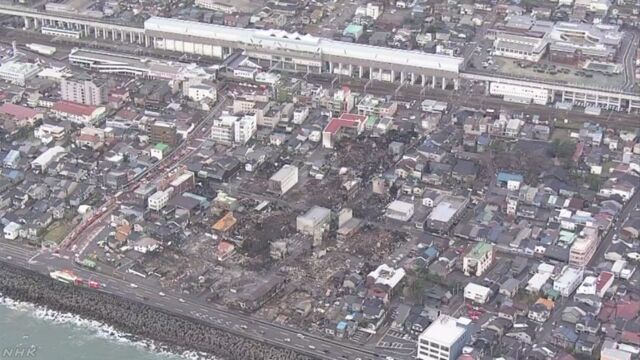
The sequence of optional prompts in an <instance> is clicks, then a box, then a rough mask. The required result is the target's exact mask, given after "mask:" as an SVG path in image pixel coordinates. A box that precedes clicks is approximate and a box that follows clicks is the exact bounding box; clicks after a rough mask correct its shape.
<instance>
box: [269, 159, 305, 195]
mask: <svg viewBox="0 0 640 360" xmlns="http://www.w3.org/2000/svg"><path fill="white" fill-rule="evenodd" d="M297 183H298V167H297V166H294V165H284V166H282V168H280V170H278V171H277V172H276V173H275V174H273V176H271V178H270V179H269V187H270V188H271V190H273V191H277V192H278V194H280V195H284V194H285V193H286V192H287V191H289V189H291V188H292V187H293V186H294V185H295V184H297Z"/></svg>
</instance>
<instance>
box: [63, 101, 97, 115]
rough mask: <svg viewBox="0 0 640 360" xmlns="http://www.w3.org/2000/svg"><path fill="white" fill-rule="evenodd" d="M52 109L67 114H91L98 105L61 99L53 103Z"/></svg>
mask: <svg viewBox="0 0 640 360" xmlns="http://www.w3.org/2000/svg"><path fill="white" fill-rule="evenodd" d="M52 109H53V110H54V111H59V112H61V113H66V114H72V115H80V116H91V115H92V114H93V112H94V111H96V109H97V107H95V106H90V105H84V104H78V103H74V102H71V101H66V100H60V101H57V102H56V103H55V104H53V108H52Z"/></svg>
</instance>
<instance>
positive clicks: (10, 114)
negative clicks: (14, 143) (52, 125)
mask: <svg viewBox="0 0 640 360" xmlns="http://www.w3.org/2000/svg"><path fill="white" fill-rule="evenodd" d="M0 116H1V117H2V118H3V119H4V124H3V125H4V128H5V129H6V130H10V131H12V130H14V129H18V128H21V127H25V126H33V125H34V124H35V122H36V120H38V119H39V118H41V117H42V114H41V113H40V112H38V111H36V110H34V109H32V108H28V107H26V106H22V105H16V104H11V103H4V104H2V106H0Z"/></svg>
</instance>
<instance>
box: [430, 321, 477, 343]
mask: <svg viewBox="0 0 640 360" xmlns="http://www.w3.org/2000/svg"><path fill="white" fill-rule="evenodd" d="M469 323H470V321H469V319H467V318H459V319H456V318H454V317H451V316H449V315H440V317H438V319H436V321H434V322H433V323H432V324H431V325H429V327H428V328H427V329H426V330H425V331H424V332H422V334H420V340H427V341H430V342H435V343H438V344H440V346H447V347H448V346H451V345H453V343H455V341H456V340H458V338H460V337H461V336H463V335H464V333H465V331H466V326H467V325H468V324H469Z"/></svg>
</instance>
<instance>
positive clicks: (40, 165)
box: [31, 146, 67, 172]
mask: <svg viewBox="0 0 640 360" xmlns="http://www.w3.org/2000/svg"><path fill="white" fill-rule="evenodd" d="M66 152H67V150H65V148H63V147H62V146H54V147H52V148H49V149H47V150H46V151H45V152H43V153H42V154H40V156H38V157H37V158H35V159H34V160H33V161H32V162H31V168H32V169H33V170H34V171H40V172H44V171H45V170H46V169H47V167H48V166H49V165H50V164H51V163H52V162H54V161H57V160H58V159H60V158H61V157H62V156H63V155H64V154H65V153H66Z"/></svg>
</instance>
